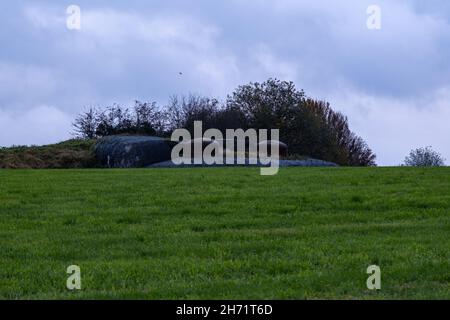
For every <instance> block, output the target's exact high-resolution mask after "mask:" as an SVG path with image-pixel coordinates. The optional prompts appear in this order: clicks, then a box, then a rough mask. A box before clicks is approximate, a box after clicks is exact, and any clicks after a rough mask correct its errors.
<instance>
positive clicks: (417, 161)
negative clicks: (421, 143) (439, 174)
mask: <svg viewBox="0 0 450 320" xmlns="http://www.w3.org/2000/svg"><path fill="white" fill-rule="evenodd" d="M404 165H405V166H409V167H442V166H445V159H444V158H443V157H442V156H441V154H439V153H438V152H436V151H434V150H433V149H432V148H431V147H425V148H418V149H415V150H411V152H410V153H409V156H407V157H406V158H405V161H404Z"/></svg>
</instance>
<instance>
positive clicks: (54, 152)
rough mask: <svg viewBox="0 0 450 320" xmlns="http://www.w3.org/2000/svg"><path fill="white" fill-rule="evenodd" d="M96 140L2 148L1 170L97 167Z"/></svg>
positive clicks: (0, 151) (0, 150)
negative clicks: (95, 157) (94, 147)
mask: <svg viewBox="0 0 450 320" xmlns="http://www.w3.org/2000/svg"><path fill="white" fill-rule="evenodd" d="M94 142H95V141H94V140H75V139H73V140H67V141H63V142H60V143H57V144H51V145H46V146H31V147H27V146H18V147H11V148H0V168H15V169H16V168H26V169H28V168H37V169H42V168H82V167H86V166H95V159H94V155H93V152H92V147H93V145H94Z"/></svg>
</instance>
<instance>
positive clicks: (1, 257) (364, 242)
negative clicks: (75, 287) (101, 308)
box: [0, 168, 450, 299]
mask: <svg viewBox="0 0 450 320" xmlns="http://www.w3.org/2000/svg"><path fill="white" fill-rule="evenodd" d="M72 264H75V265H79V266H80V267H81V276H82V290H80V291H69V290H67V289H66V279H67V276H68V275H67V274H66V268H67V267H68V266H69V265H72ZM372 264H376V265H379V266H380V267H381V272H382V275H381V277H382V289H381V290H379V291H369V290H368V289H367V287H366V279H367V277H368V275H367V274H366V269H367V267H368V266H369V265H372ZM0 298H2V299H55V298H64V299H80V298H82V299H92V298H100V299H103V298H137V299H177V298H181V299H185V298H186V299H197V298H201V299H218V298H234V299H266V298H267V299H269V298H275V299H317V298H325V299H347V298H350V299H354V298H356V299H387V298H393V299H403V298H413V299H419V298H426V299H431V298H437V299H450V169H449V168H434V169H417V168H416V169H415V168H323V169H320V168H285V169H281V170H280V173H279V174H278V175H277V176H273V177H267V176H265V177H263V176H260V175H259V170H258V169H257V168H204V169H154V170H151V169H146V170H16V171H14V170H0Z"/></svg>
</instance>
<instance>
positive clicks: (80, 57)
mask: <svg viewBox="0 0 450 320" xmlns="http://www.w3.org/2000/svg"><path fill="white" fill-rule="evenodd" d="M72 4H73V5H77V6H79V7H80V9H81V29H80V30H70V29H68V28H67V17H68V15H67V13H66V9H67V7H68V6H69V5H72ZM372 4H375V5H378V6H379V7H380V8H381V29H379V30H370V29H368V27H367V19H368V18H369V15H368V14H367V8H368V7H369V5H372ZM0 19H1V20H0V21H1V22H0V44H1V45H0V146H10V145H12V144H16V145H17V144H45V143H53V142H58V141H61V140H63V139H66V138H69V137H70V131H71V125H70V124H71V121H72V120H73V118H74V116H75V115H76V114H77V113H79V112H80V111H81V110H83V108H84V107H86V106H106V105H108V104H111V103H114V102H117V103H123V104H131V103H132V101H133V100H135V99H138V100H142V101H157V102H159V103H161V104H163V103H165V102H166V101H167V100H168V97H169V96H170V95H172V94H188V93H190V92H193V93H199V94H202V95H207V96H215V97H218V98H221V99H224V98H225V97H226V95H227V94H228V93H231V92H232V90H233V89H234V88H236V87H237V86H238V85H241V84H245V83H248V82H250V81H253V82H254V81H264V80H266V79H267V78H269V77H276V78H279V79H281V80H292V81H294V82H295V84H296V85H297V87H298V88H299V89H304V90H305V92H306V94H307V95H308V96H311V97H314V98H319V99H324V100H327V101H329V102H331V104H332V107H333V108H334V109H335V110H339V111H342V112H343V113H345V114H346V115H347V116H348V118H349V121H350V126H351V129H352V130H353V131H355V132H356V133H357V134H358V135H360V136H362V137H363V138H364V139H365V140H366V141H367V143H368V144H369V146H370V147H372V149H373V150H374V152H375V153H376V154H377V156H378V161H377V162H378V164H380V165H397V164H400V163H401V162H402V160H403V159H404V157H405V156H406V155H407V153H408V152H409V150H410V149H412V148H415V147H421V146H433V148H434V149H436V150H437V151H439V152H441V153H442V154H443V155H444V157H445V158H447V159H448V161H447V163H449V162H450V143H449V142H450V1H447V0H434V1H433V0H431V1H430V0H428V1H419V0H417V1H413V0H387V1H382V0H371V1H366V0H342V1H335V0H314V1H313V0H310V1H302V0H195V1H189V0H170V1H162V0H161V1H133V0H127V1H111V0H109V1H106V0H104V1H92V0H89V1H76V0H73V1H61V0H58V1H56V0H55V1H39V0H33V1H31V0H30V1H13V0H10V1H3V2H2V6H1V9H0ZM179 72H182V73H183V75H182V76H180V75H179Z"/></svg>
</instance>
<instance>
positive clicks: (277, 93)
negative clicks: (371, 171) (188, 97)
mask: <svg viewBox="0 0 450 320" xmlns="http://www.w3.org/2000/svg"><path fill="white" fill-rule="evenodd" d="M227 108H228V109H232V110H239V111H240V113H241V114H243V116H244V118H245V121H244V122H246V126H247V127H251V128H255V129H279V130H280V140H282V141H283V142H286V143H287V144H288V145H289V150H290V152H291V153H296V154H299V155H306V156H311V157H314V158H319V159H324V160H328V161H333V162H336V163H338V164H340V165H351V166H373V165H375V158H376V156H375V154H373V153H372V150H371V149H370V148H369V147H368V146H367V144H366V143H365V142H364V140H363V139H362V138H360V137H358V136H356V135H355V134H354V133H353V132H352V131H351V130H350V129H349V126H348V120H347V118H346V117H345V116H344V115H342V114H341V113H338V112H335V111H334V110H332V109H331V107H330V105H329V103H326V102H324V101H318V100H314V99H311V98H307V97H306V96H305V93H304V91H303V90H300V91H299V90H297V89H296V88H295V85H294V84H293V83H292V82H287V81H280V80H277V79H269V80H267V81H266V82H263V83H250V84H247V85H244V86H240V87H238V88H237V89H236V90H235V92H233V94H232V95H230V96H228V98H227Z"/></svg>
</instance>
